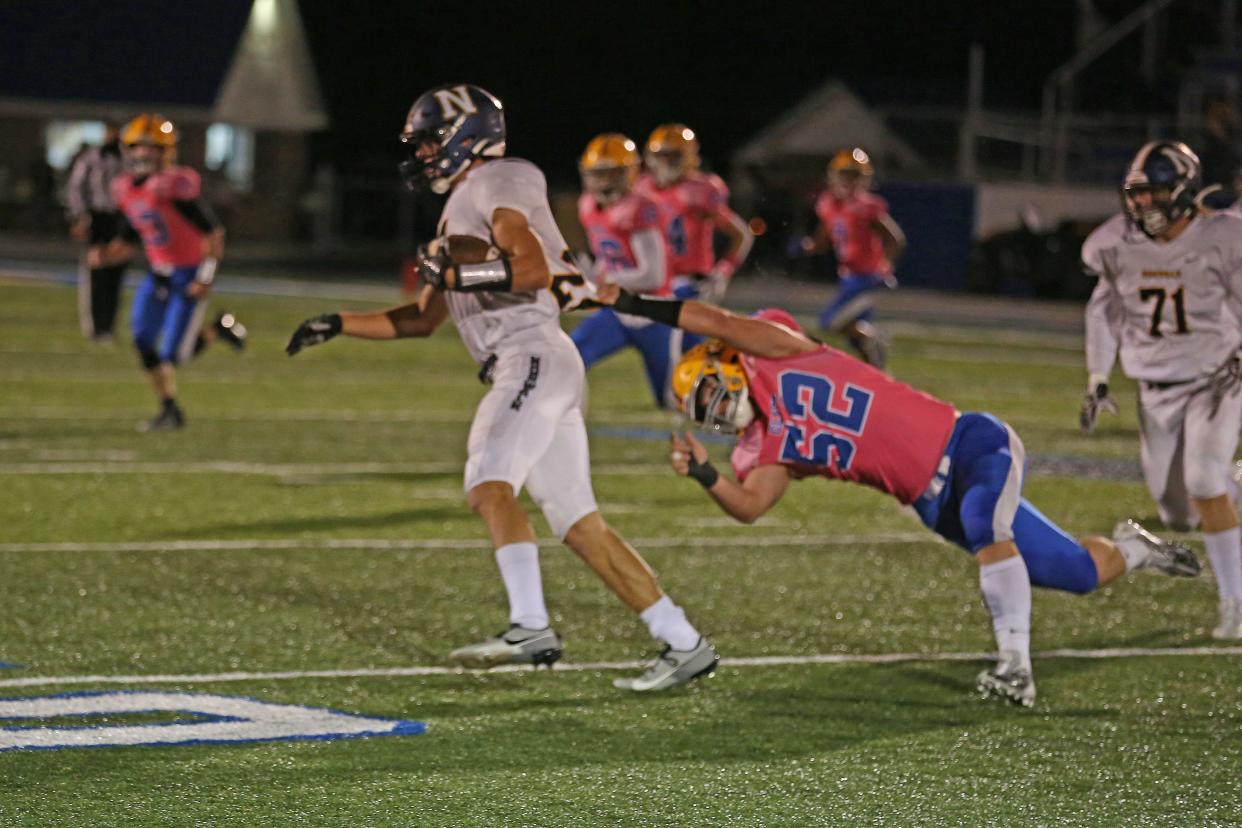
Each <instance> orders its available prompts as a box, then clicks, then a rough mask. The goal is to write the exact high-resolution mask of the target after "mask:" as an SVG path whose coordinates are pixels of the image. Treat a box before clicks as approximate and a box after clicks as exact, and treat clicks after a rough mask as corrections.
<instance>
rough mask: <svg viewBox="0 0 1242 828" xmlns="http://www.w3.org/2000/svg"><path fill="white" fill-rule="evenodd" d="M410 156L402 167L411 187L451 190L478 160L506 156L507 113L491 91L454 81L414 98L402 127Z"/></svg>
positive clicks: (402, 163) (442, 190)
mask: <svg viewBox="0 0 1242 828" xmlns="http://www.w3.org/2000/svg"><path fill="white" fill-rule="evenodd" d="M401 143H402V144H404V145H405V146H406V148H407V150H408V152H409V158H408V159H407V160H405V161H403V162H401V165H400V167H399V169H400V171H401V177H402V178H403V179H405V183H406V185H407V186H408V187H409V188H410V189H412V190H421V189H422V188H424V187H430V188H431V190H432V192H435V193H447V192H448V191H449V189H451V188H452V186H453V182H454V181H455V180H457V177H458V176H459V175H461V174H462V173H463V172H464V171H465V170H466V167H468V166H470V162H471V161H473V160H474V159H475V158H479V157H481V156H484V157H496V156H502V155H504V154H505V112H504V107H503V106H502V105H501V103H500V101H498V100H497V99H496V97H495V96H493V95H492V94H491V93H490V92H488V91H487V90H485V89H483V88H481V87H478V86H474V85H473V84H469V83H451V84H446V85H444V86H437V87H436V88H434V89H431V90H428V91H427V92H424V93H423V94H422V95H420V96H419V98H418V100H416V101H414V105H413V106H411V107H410V114H409V115H408V116H406V119H405V128H404V129H402V130H401Z"/></svg>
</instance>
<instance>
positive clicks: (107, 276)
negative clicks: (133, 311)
mask: <svg viewBox="0 0 1242 828" xmlns="http://www.w3.org/2000/svg"><path fill="white" fill-rule="evenodd" d="M120 171H121V142H120V137H119V134H118V130H117V126H116V124H113V123H109V124H108V125H107V128H106V130H105V132H104V142H103V144H101V145H100V146H98V147H87V148H86V149H85V150H83V151H82V152H81V153H80V154H79V155H78V157H77V158H76V159H75V160H74V162H73V168H72V169H71V170H70V172H69V181H68V183H67V184H66V185H65V210H66V213H67V217H68V220H69V232H70V234H71V235H72V236H73V238H75V239H77V240H78V241H84V242H86V244H87V251H86V254H89V252H90V250H91V249H94V248H103V247H104V246H105V245H107V244H108V242H110V241H112V240H113V239H114V238H116V237H117V235H118V234H119V233H120V230H121V215H120V213H119V212H118V211H117V208H116V204H115V203H114V202H113V201H112V192H111V188H110V185H111V184H112V179H113V177H115V176H116V175H117V174H118V173H119V172H120ZM86 254H84V255H83V256H82V263H81V265H80V266H79V269H78V319H79V321H80V322H81V325H82V333H83V334H84V335H85V336H86V337H87V338H89V339H93V340H95V341H96V342H111V341H112V329H113V326H114V325H115V323H116V314H117V309H118V308H119V307H120V303H121V283H122V281H123V279H124V276H125V268H126V266H127V265H128V264H129V262H128V261H123V262H120V263H117V264H110V265H107V266H105V267H89V266H88V265H87V263H86V262H87V255H86Z"/></svg>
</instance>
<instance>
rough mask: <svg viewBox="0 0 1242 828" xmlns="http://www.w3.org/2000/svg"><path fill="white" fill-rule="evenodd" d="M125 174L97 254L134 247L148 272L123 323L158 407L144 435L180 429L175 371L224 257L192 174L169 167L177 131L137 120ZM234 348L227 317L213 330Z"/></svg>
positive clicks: (193, 341) (127, 133)
mask: <svg viewBox="0 0 1242 828" xmlns="http://www.w3.org/2000/svg"><path fill="white" fill-rule="evenodd" d="M121 145H122V157H123V160H124V166H125V171H124V172H123V173H122V174H120V175H118V176H117V177H116V178H114V179H113V181H112V195H113V198H114V199H115V201H116V204H117V208H118V209H119V210H120V211H121V214H122V216H123V218H124V226H123V228H122V235H121V238H120V239H118V240H117V241H116V242H114V243H113V244H111V245H109V246H108V248H107V249H106V250H104V251H102V252H101V253H100V254H99V258H100V259H101V260H105V261H103V262H102V263H105V264H106V263H107V261H108V260H112V259H114V258H118V257H122V256H131V255H133V248H134V247H135V246H136V244H137V243H138V242H141V244H142V247H143V250H144V251H145V252H146V256H147V261H148V262H149V263H150V265H151V272H150V273H148V274H147V277H146V278H145V279H144V280H143V281H142V284H140V285H139V286H138V290H137V292H136V293H135V294H134V304H133V308H132V311H131V316H130V325H131V330H132V332H133V335H134V346H135V347H136V348H137V349H138V355H139V357H140V358H141V360H142V367H143V369H144V370H145V371H146V372H147V376H148V379H149V380H150V382H151V387H152V388H153V389H154V391H155V394H156V396H157V397H158V398H159V401H160V411H159V413H158V414H157V415H156V416H155V417H154V418H153V419H152V420H150V421H149V422H147V423H144V424H143V426H142V428H143V430H144V431H158V430H164V429H176V428H180V427H181V426H183V425H184V424H185V415H184V413H183V412H182V410H181V407H180V406H178V405H177V380H176V374H175V371H174V366H176V365H177V364H178V363H179V362H182V361H184V360H186V359H188V358H190V357H191V356H193V355H194V354H195V353H196V352H197V351H198V350H199V349H200V348H201V347H202V344H203V342H204V339H203V338H202V337H201V336H200V333H201V331H200V329H201V328H202V322H203V316H204V314H205V313H206V309H207V305H206V302H205V301H204V300H205V299H206V296H207V294H208V293H209V292H210V290H211V283H212V281H213V280H214V278H215V274H216V267H217V265H218V263H219V260H220V256H221V255H222V254H223V252H224V228H223V227H222V226H221V225H220V222H219V221H218V220H217V219H216V217H215V215H214V214H213V213H212V211H211V208H210V207H209V206H208V205H207V203H206V202H205V201H204V200H203V198H202V195H201V191H200V189H201V188H200V181H199V176H198V173H197V172H195V171H194V170H192V169H190V168H189V167H183V166H178V165H175V164H174V163H173V162H174V161H175V159H176V151H177V130H176V128H175V127H174V126H173V124H172V122H171V121H169V120H168V119H166V118H164V117H163V116H161V115H139V116H138V117H137V118H134V119H133V120H132V121H130V122H129V123H128V124H127V125H126V126H125V129H124V131H123V132H122V133H121ZM213 331H214V334H215V335H219V336H223V337H225V338H226V339H228V341H229V342H230V343H231V344H233V345H234V347H237V348H240V347H242V346H243V345H244V343H245V336H246V332H245V328H243V327H242V326H241V325H240V324H239V323H237V321H236V320H235V319H234V318H233V317H232V316H231V315H230V314H227V313H226V314H221V315H220V316H219V317H218V318H217V320H216V323H215V325H214V326H213Z"/></svg>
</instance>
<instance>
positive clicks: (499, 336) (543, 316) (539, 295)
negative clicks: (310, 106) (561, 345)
mask: <svg viewBox="0 0 1242 828" xmlns="http://www.w3.org/2000/svg"><path fill="white" fill-rule="evenodd" d="M502 207H503V208H506V209H509V210H515V211H517V212H519V213H521V214H522V215H523V216H525V217H526V221H527V222H529V224H530V229H531V231H532V232H533V233H534V234H535V236H536V237H537V238H538V239H539V242H540V244H542V245H543V254H544V257H545V258H546V259H547V262H548V269H549V271H550V272H551V273H552V274H553V279H554V280H555V281H556V283H557V285H558V286H559V285H561V284H562V283H564V282H566V281H569V280H574V279H576V280H577V282H578V283H581V282H582V276H581V274H580V273H579V272H578V270H577V268H576V267H574V265H573V264H572V263H571V262H570V261H568V256H567V255H565V254H566V253H567V251H568V250H569V245H567V244H566V243H565V238H564V236H562V235H561V231H560V229H559V228H558V227H557V226H556V221H555V220H554V219H553V218H552V209H551V208H550V207H549V206H548V186H547V182H546V180H545V179H544V177H543V173H542V172H540V171H539V168H538V167H536V166H535V165H534V164H532V163H530V162H529V161H523V160H521V159H519V158H497V159H495V160H492V161H487V162H485V163H483V164H481V165H480V166H478V167H476V168H475V169H473V170H470V171H469V172H468V173H467V174H466V176H465V178H464V179H462V180H461V182H460V183H459V184H458V185H457V186H456V187H454V188H453V192H452V194H451V195H450V196H449V198H448V201H447V202H446V203H445V205H444V211H443V212H442V213H441V214H440V224H439V235H441V236H474V237H476V238H480V239H485V240H487V241H493V239H492V215H493V214H494V213H495V212H496V210H498V209H500V208H502ZM493 243H494V242H493ZM445 299H446V300H447V301H448V308H449V313H450V314H451V315H452V317H453V322H454V324H455V325H456V326H457V332H458V333H459V334H460V335H461V340H462V342H463V343H464V344H465V346H466V348H467V350H469V351H470V355H471V356H473V357H474V358H475V360H477V361H478V362H480V363H482V362H484V361H486V360H487V358H488V357H489V356H491V355H493V354H495V353H496V352H497V350H498V349H499V348H500V345H501V343H502V342H514V343H516V342H524V341H527V340H534V339H540V338H544V337H548V336H555V335H557V334H559V333H560V312H561V304H562V302H558V299H557V296H556V295H554V293H553V291H551V290H533V291H513V292H507V291H506V292H500V291H497V292H491V291H478V292H460V291H447V292H446V293H445Z"/></svg>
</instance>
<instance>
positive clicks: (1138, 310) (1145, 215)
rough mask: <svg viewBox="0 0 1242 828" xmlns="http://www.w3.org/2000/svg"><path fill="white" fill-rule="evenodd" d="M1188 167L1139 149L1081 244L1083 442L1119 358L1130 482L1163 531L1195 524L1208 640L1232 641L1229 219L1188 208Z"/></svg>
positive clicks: (1169, 151)
mask: <svg viewBox="0 0 1242 828" xmlns="http://www.w3.org/2000/svg"><path fill="white" fill-rule="evenodd" d="M1199 188H1200V167H1199V159H1198V158H1197V157H1196V156H1195V154H1194V153H1193V152H1191V150H1190V148H1189V147H1187V146H1186V145H1185V144H1182V143H1179V142H1175V141H1153V142H1151V143H1148V144H1146V145H1145V146H1144V147H1143V148H1142V149H1140V150H1139V152H1138V154H1137V155H1136V156H1135V157H1134V160H1133V161H1132V162H1131V164H1130V167H1129V169H1128V170H1127V172H1126V177H1125V182H1124V184H1123V186H1122V195H1123V203H1124V206H1125V209H1124V211H1123V212H1122V213H1119V214H1118V215H1115V216H1113V217H1112V218H1111V219H1109V220H1108V221H1106V222H1105V223H1104V224H1102V225H1100V227H1098V228H1096V230H1095V231H1094V232H1092V234H1091V235H1090V236H1089V237H1088V238H1087V240H1086V242H1085V243H1084V244H1083V248H1082V260H1083V265H1084V267H1085V269H1086V270H1087V271H1088V273H1091V274H1094V275H1096V276H1098V277H1099V282H1098V283H1097V284H1096V287H1095V291H1094V293H1092V295H1091V300H1090V302H1089V303H1088V305H1087V314H1086V315H1087V372H1088V380H1087V384H1088V391H1087V395H1086V397H1085V398H1084V400H1083V404H1082V408H1081V410H1080V422H1081V425H1082V428H1083V430H1084V431H1087V432H1090V431H1091V430H1092V428H1093V427H1094V426H1095V421H1096V417H1097V416H1098V414H1099V412H1100V411H1102V410H1109V409H1111V410H1112V411H1114V412H1115V411H1116V406H1115V404H1114V403H1113V402H1112V399H1111V397H1109V394H1108V377H1109V374H1110V373H1111V372H1112V368H1113V363H1114V361H1115V359H1116V357H1117V355H1118V353H1120V357H1121V367H1122V370H1123V371H1124V372H1125V374H1126V376H1128V377H1130V378H1132V379H1134V380H1136V381H1137V382H1138V386H1139V428H1140V434H1141V454H1142V461H1143V476H1144V477H1145V479H1146V481H1147V488H1148V490H1149V491H1150V492H1151V496H1152V498H1153V499H1154V500H1155V501H1156V505H1157V507H1158V508H1159V511H1160V517H1161V518H1162V519H1163V520H1164V522H1165V523H1166V524H1167V525H1168V526H1170V527H1174V528H1180V529H1190V528H1193V527H1194V526H1199V528H1200V529H1201V530H1202V532H1203V541H1204V544H1205V545H1206V546H1207V551H1208V556H1209V557H1210V558H1211V561H1212V569H1213V570H1214V572H1215V573H1216V580H1217V585H1218V587H1219V592H1220V622H1219V623H1218V624H1217V626H1216V628H1215V629H1214V630H1212V635H1213V637H1215V638H1220V639H1233V638H1242V540H1240V535H1239V529H1238V513H1237V509H1236V506H1235V502H1234V501H1235V499H1236V495H1237V487H1236V484H1234V482H1233V481H1232V480H1231V478H1230V469H1231V465H1232V459H1233V453H1234V450H1235V449H1236V448H1237V446H1238V432H1239V418H1240V417H1242V391H1240V389H1242V365H1240V364H1239V354H1238V347H1239V345H1240V344H1242V331H1239V327H1238V321H1237V320H1238V319H1242V217H1239V216H1238V215H1236V214H1232V213H1228V212H1223V213H1216V214H1211V215H1209V214H1207V213H1205V212H1203V211H1202V210H1200V208H1199V205H1198V202H1197V200H1196V195H1197V193H1198V191H1199Z"/></svg>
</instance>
